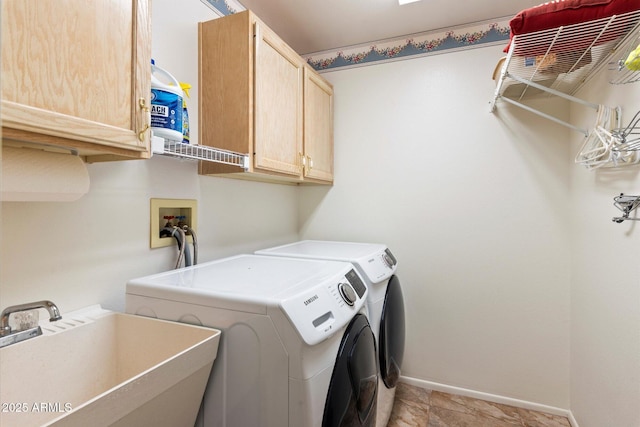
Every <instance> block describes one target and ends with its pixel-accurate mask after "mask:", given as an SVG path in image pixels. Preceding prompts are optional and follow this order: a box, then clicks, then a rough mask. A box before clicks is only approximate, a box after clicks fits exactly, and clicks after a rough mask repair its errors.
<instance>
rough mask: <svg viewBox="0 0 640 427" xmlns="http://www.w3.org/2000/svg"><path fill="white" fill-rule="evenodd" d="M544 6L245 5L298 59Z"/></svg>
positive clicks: (351, 0)
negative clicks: (316, 53) (293, 51)
mask: <svg viewBox="0 0 640 427" xmlns="http://www.w3.org/2000/svg"><path fill="white" fill-rule="evenodd" d="M541 1H542V0H493V1H491V0H458V1H453V0H422V1H419V2H417V3H409V4H406V5H403V6H400V5H398V0H240V3H241V4H242V5H243V6H244V7H246V8H247V9H250V10H252V11H253V12H255V13H256V15H258V17H260V19H261V20H263V21H264V22H265V23H266V24H267V25H268V26H269V27H271V29H272V30H274V31H275V32H276V33H277V34H278V35H279V36H280V37H281V38H282V39H283V40H284V41H285V42H286V43H287V44H288V45H289V46H291V47H292V48H293V49H294V50H295V51H296V52H297V53H298V54H300V55H306V54H310V53H315V52H321V51H325V50H331V49H337V48H343V47H347V46H352V45H360V44H366V43H369V42H375V41H379V40H385V39H390V38H396V37H402V36H405V35H409V34H416V33H422V32H428V31H432V30H438V29H442V28H450V27H455V26H460V25H465V24H470V23H474V22H479V21H487V20H492V19H496V18H505V17H507V18H510V17H512V16H513V15H515V14H516V13H518V12H519V11H520V10H522V9H526V8H529V7H531V6H535V5H537V4H540V3H541Z"/></svg>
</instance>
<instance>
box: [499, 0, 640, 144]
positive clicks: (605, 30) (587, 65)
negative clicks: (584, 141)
mask: <svg viewBox="0 0 640 427" xmlns="http://www.w3.org/2000/svg"><path fill="white" fill-rule="evenodd" d="M638 22H640V11H633V12H629V13H625V14H621V15H614V16H611V17H608V18H602V19H597V20H593V21H588V22H582V23H580V24H574V25H567V26H563V27H557V28H552V29H549V30H543V31H537V32H534V33H527V34H519V35H516V36H514V37H513V39H512V42H511V46H510V48H509V52H508V54H507V56H506V58H504V63H503V64H502V67H501V71H500V75H499V76H497V77H496V81H497V83H496V90H495V93H494V98H493V101H492V102H491V111H495V108H496V102H497V101H498V100H502V101H506V102H508V103H510V104H513V105H516V106H518V107H520V108H523V109H526V110H528V111H531V112H533V113H535V114H538V115H540V116H542V117H545V118H547V119H550V120H553V121H555V122H557V123H559V124H561V125H564V126H567V127H569V128H572V129H574V130H576V131H579V132H581V133H584V134H585V135H588V134H589V131H588V130H587V129H581V128H578V127H576V126H573V125H572V124H570V123H567V122H565V121H563V120H560V119H557V118H556V117H553V116H550V115H548V114H546V113H543V112H541V111H539V110H536V109H533V108H531V107H529V106H527V105H525V104H522V101H523V100H526V99H530V98H537V97H545V96H546V97H550V96H559V97H562V98H564V99H567V100H569V101H572V102H577V103H580V104H582V105H585V106H587V107H589V108H593V109H595V110H597V109H598V108H599V106H598V104H594V103H590V102H586V101H583V100H582V99H579V98H576V97H575V96H573V95H574V94H575V93H576V92H577V91H578V90H579V89H580V88H581V87H582V86H583V85H584V84H585V83H586V82H587V81H588V80H589V79H590V78H591V76H593V75H594V74H595V73H596V72H597V71H599V70H601V69H602V68H603V67H604V66H605V65H606V64H608V63H610V61H611V58H612V57H613V55H614V54H615V52H619V50H621V47H622V46H623V45H624V44H625V43H627V42H628V39H629V37H631V36H630V35H633V34H637V31H638Z"/></svg>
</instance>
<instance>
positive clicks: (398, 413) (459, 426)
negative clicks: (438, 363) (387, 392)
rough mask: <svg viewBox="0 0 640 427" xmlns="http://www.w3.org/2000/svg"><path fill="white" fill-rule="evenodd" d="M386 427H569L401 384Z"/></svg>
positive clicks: (518, 410)
mask: <svg viewBox="0 0 640 427" xmlns="http://www.w3.org/2000/svg"><path fill="white" fill-rule="evenodd" d="M387 427H571V424H570V423H569V420H568V419H567V418H566V417H561V416H557V415H550V414H545V413H541V412H536V411H529V410H526V409H521V408H516V407H514V406H509V405H502V404H499V403H493V402H488V401H485V400H479V399H473V398H470V397H465V396H458V395H454V394H449V393H443V392H438V391H431V390H425V389H423V388H420V387H414V386H411V385H408V384H404V383H400V384H398V388H397V389H396V398H395V403H394V406H393V412H392V413H391V418H390V420H389V424H388V426H387Z"/></svg>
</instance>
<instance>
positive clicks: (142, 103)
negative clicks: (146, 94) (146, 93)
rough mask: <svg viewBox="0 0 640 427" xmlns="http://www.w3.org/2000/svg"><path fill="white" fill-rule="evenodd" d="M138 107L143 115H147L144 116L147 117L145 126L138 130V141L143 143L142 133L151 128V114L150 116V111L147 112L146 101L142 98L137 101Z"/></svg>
mask: <svg viewBox="0 0 640 427" xmlns="http://www.w3.org/2000/svg"><path fill="white" fill-rule="evenodd" d="M138 106H139V107H140V109H141V110H142V111H144V112H145V113H148V114H145V115H146V116H147V124H146V125H144V127H143V128H142V129H141V130H140V132H138V139H139V140H140V141H144V133H145V132H146V131H147V130H149V128H150V127H151V124H150V123H151V114H150V111H149V107H148V106H147V100H146V99H144V98H140V99H138Z"/></svg>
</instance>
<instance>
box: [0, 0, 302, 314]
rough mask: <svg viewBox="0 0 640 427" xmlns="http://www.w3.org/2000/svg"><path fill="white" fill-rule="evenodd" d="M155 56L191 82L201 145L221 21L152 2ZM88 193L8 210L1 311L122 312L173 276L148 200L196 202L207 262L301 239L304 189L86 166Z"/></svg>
mask: <svg viewBox="0 0 640 427" xmlns="http://www.w3.org/2000/svg"><path fill="white" fill-rule="evenodd" d="M152 11H153V51H152V53H153V57H154V58H155V59H156V61H157V63H158V65H160V66H162V67H163V68H166V69H167V70H169V71H170V72H171V73H173V74H174V75H175V76H176V77H177V78H178V79H179V80H181V81H186V82H189V83H191V84H192V85H193V86H194V90H192V91H191V99H190V100H189V101H188V103H189V104H188V106H189V112H190V119H191V125H192V129H193V131H192V135H193V136H192V138H193V139H195V141H197V131H196V130H197V116H198V114H197V105H198V103H197V82H198V68H197V64H198V54H197V46H198V38H197V24H196V23H197V22H198V21H203V20H207V19H214V18H216V17H217V15H215V14H214V13H213V12H212V11H211V9H209V8H207V7H206V6H204V5H203V4H202V3H201V2H199V1H196V0H192V1H189V2H183V3H181V4H180V7H179V10H178V9H177V8H176V3H175V2H173V1H171V0H154V1H153V5H152ZM88 169H89V174H90V178H91V189H90V191H89V194H87V195H86V196H84V197H83V198H81V199H80V200H79V201H77V202H73V203H2V220H3V221H2V230H1V231H2V243H1V251H2V252H1V258H0V263H1V265H2V268H1V270H0V284H1V285H0V301H1V305H2V308H4V307H6V306H8V305H12V304H18V303H24V302H28V301H35V300H41V299H51V300H53V301H54V302H55V303H56V304H58V305H59V307H60V309H61V310H62V313H63V315H64V313H65V312H68V311H71V310H74V309H77V308H81V307H84V306H87V305H91V304H96V303H100V304H102V305H103V306H104V307H106V308H110V309H115V310H123V309H124V291H125V283H126V281H127V280H128V279H131V278H133V277H138V276H141V275H146V274H151V273H155V272H159V271H164V270H169V269H171V268H173V265H174V264H175V258H176V249H175V247H171V248H160V249H150V248H149V199H150V198H152V197H162V198H187V199H197V200H198V220H199V221H198V222H199V223H198V230H197V232H198V239H199V242H200V260H202V261H205V260H208V259H213V258H217V257H221V256H226V255H232V254H236V253H241V252H251V251H253V250H256V249H259V248H262V247H266V246H269V245H275V244H280V243H285V242H288V241H292V240H295V239H296V237H297V235H298V234H297V224H298V201H297V199H298V196H297V191H296V190H297V189H296V188H295V187H291V186H282V185H271V184H262V183H253V182H244V181H237V180H230V179H224V178H213V177H201V176H198V174H197V164H196V163H194V162H191V161H181V160H177V159H171V158H165V157H161V156H154V157H153V158H152V159H150V160H147V161H142V160H138V161H134V160H132V161H124V162H115V163H105V164H91V165H88Z"/></svg>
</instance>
